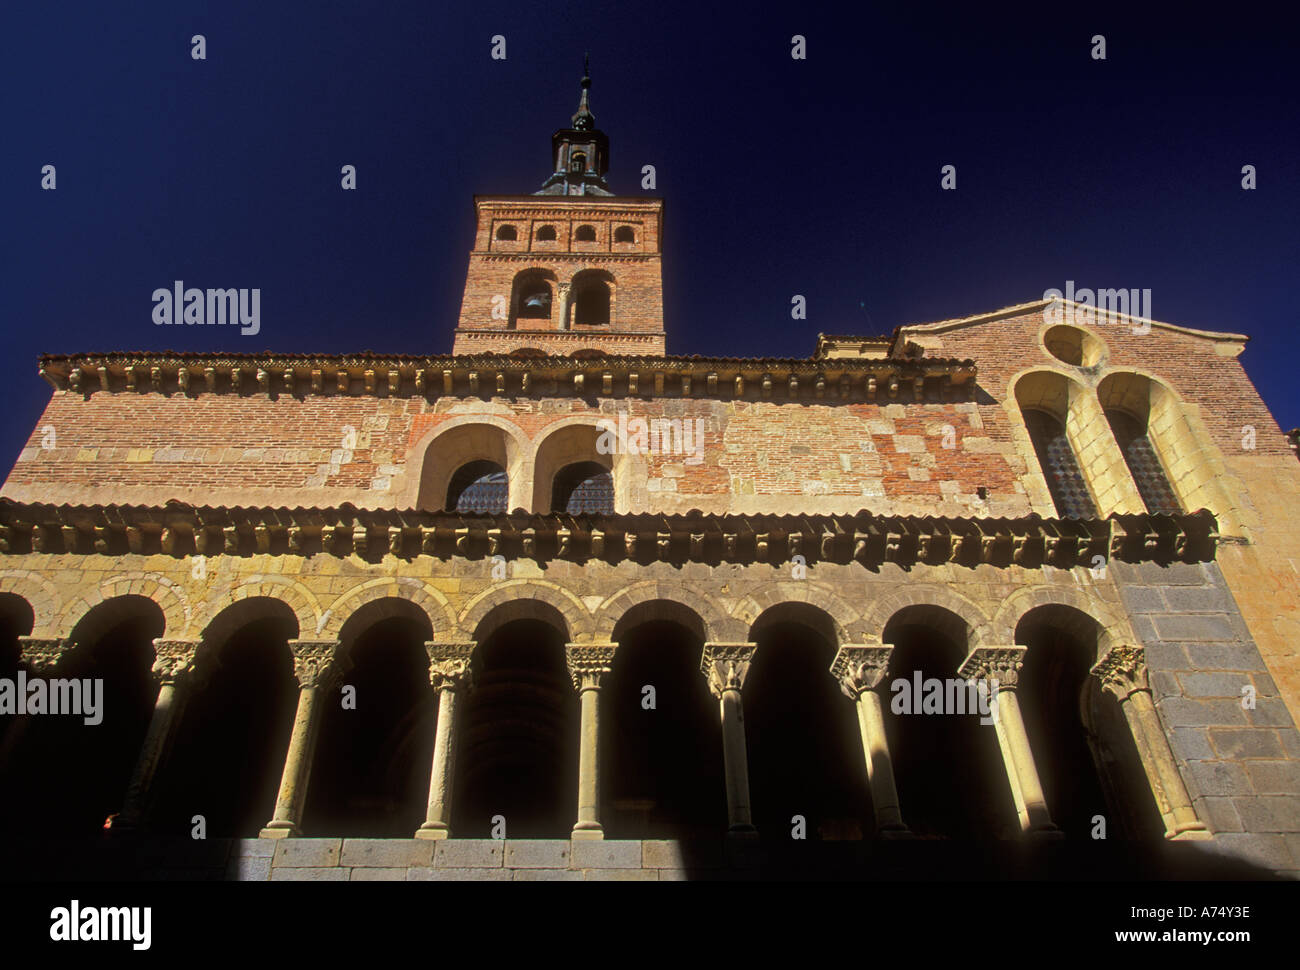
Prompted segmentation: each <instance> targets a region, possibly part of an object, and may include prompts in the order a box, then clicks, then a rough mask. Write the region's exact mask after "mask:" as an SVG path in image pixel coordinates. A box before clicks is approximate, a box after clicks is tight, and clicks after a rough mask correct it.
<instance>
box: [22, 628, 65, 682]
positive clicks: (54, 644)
mask: <svg viewBox="0 0 1300 970" xmlns="http://www.w3.org/2000/svg"><path fill="white" fill-rule="evenodd" d="M75 647H76V644H75V643H73V642H72V641H71V640H68V639H66V638H64V637H19V638H18V656H19V660H20V661H21V662H22V664H23V666H24V667H26V668H27V672H28V673H30V674H33V675H34V676H36V677H49V676H51V675H52V674H53V673H54V672H55V671H56V670H57V669H58V666H59V664H60V663H62V661H63V658H64V657H66V656H67V655H68V653H69V651H71V650H72V649H74V648H75Z"/></svg>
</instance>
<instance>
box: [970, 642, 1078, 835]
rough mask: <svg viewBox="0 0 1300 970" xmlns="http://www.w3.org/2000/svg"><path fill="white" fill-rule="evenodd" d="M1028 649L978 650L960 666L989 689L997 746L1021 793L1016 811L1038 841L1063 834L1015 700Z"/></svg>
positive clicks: (1014, 788) (1013, 788)
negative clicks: (1050, 808)
mask: <svg viewBox="0 0 1300 970" xmlns="http://www.w3.org/2000/svg"><path fill="white" fill-rule="evenodd" d="M1025 649H1026V648H1025V647H1017V646H1010V647H977V648H976V649H975V650H973V651H971V654H970V656H969V657H967V658H966V661H965V663H963V664H962V665H961V670H960V671H959V673H960V675H961V676H962V677H964V678H965V679H966V680H968V681H975V682H976V683H980V682H983V683H984V684H986V685H987V688H988V691H989V697H990V699H991V701H992V702H993V703H992V705H991V712H992V715H993V718H994V722H993V723H994V725H995V726H996V727H998V728H1000V729H1001V731H1002V735H1001V736H1000V737H999V739H998V746H999V747H1000V748H1001V749H1002V762H1003V764H1005V765H1006V769H1007V780H1008V781H1009V782H1010V783H1011V791H1012V795H1013V796H1015V795H1016V794H1017V792H1018V793H1019V797H1018V799H1017V803H1016V808H1017V811H1018V812H1019V813H1020V826H1021V829H1022V830H1023V831H1025V832H1028V833H1029V834H1031V835H1033V836H1035V837H1048V838H1060V837H1061V830H1060V829H1058V828H1057V827H1056V824H1055V823H1054V822H1053V821H1052V816H1051V815H1050V814H1049V813H1048V811H1047V799H1046V797H1044V795H1043V786H1042V783H1041V782H1040V781H1039V779H1038V767H1037V766H1036V765H1035V764H1034V754H1033V751H1032V750H1031V749H1030V747H1029V735H1028V734H1027V733H1026V732H1025V722H1024V720H1023V719H1022V718H1021V716H1020V701H1019V700H1018V699H1017V697H1016V688H1017V687H1018V686H1019V683H1018V682H1019V679H1020V668H1021V666H1022V665H1023V664H1024V659H1025ZM1022 805H1023V808H1021V806H1022Z"/></svg>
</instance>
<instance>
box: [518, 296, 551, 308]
mask: <svg viewBox="0 0 1300 970" xmlns="http://www.w3.org/2000/svg"><path fill="white" fill-rule="evenodd" d="M524 309H525V310H545V311H548V312H549V310H550V309H551V294H549V293H534V294H533V295H532V296H529V297H525V298H524Z"/></svg>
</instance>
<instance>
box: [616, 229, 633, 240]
mask: <svg viewBox="0 0 1300 970" xmlns="http://www.w3.org/2000/svg"><path fill="white" fill-rule="evenodd" d="M614 242H616V243H634V242H636V230H635V229H633V228H632V227H631V226H619V227H618V228H617V229H615V230H614Z"/></svg>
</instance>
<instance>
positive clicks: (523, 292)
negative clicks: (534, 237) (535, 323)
mask: <svg viewBox="0 0 1300 970" xmlns="http://www.w3.org/2000/svg"><path fill="white" fill-rule="evenodd" d="M554 293H555V274H554V273H552V272H551V271H550V270H547V269H540V268H538V267H536V266H534V267H532V268H530V269H524V270H520V271H519V272H518V273H516V274H515V279H514V282H513V283H512V284H511V286H510V321H509V323H508V324H507V326H508V327H509V328H510V329H514V328H515V327H516V326H517V325H518V321H519V320H549V319H550V318H551V306H552V304H553V303H554V302H555V301H554ZM533 329H537V328H536V327H534V328H533Z"/></svg>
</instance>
